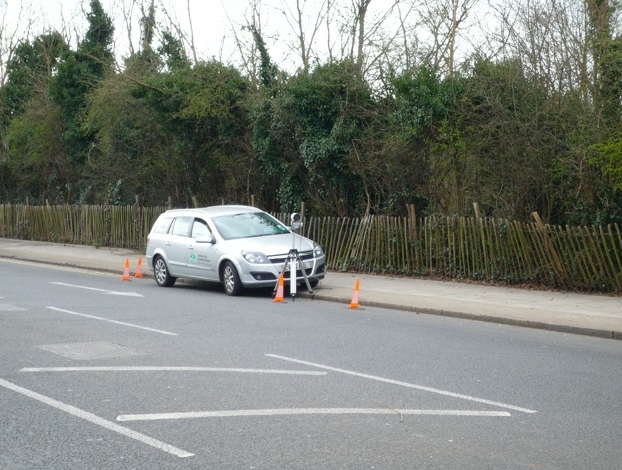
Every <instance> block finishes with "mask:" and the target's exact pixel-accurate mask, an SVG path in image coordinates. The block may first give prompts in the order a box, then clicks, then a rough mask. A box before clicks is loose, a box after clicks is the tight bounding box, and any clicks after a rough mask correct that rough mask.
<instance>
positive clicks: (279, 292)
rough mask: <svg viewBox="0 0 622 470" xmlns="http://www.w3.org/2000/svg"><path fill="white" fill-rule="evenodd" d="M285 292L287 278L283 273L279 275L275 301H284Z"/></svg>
mask: <svg viewBox="0 0 622 470" xmlns="http://www.w3.org/2000/svg"><path fill="white" fill-rule="evenodd" d="M284 293H285V279H284V277H283V273H281V274H280V275H279V284H278V287H277V288H276V295H275V296H274V301H275V302H283V295H284Z"/></svg>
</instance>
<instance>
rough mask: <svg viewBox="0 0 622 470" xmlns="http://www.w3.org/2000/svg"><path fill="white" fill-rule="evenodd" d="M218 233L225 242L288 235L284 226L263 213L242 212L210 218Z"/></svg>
mask: <svg viewBox="0 0 622 470" xmlns="http://www.w3.org/2000/svg"><path fill="white" fill-rule="evenodd" d="M212 222H214V225H215V226H216V229H217V230H218V233H220V236H221V237H222V238H224V239H225V240H233V239H235V238H249V237H262V236H265V235H276V234H280V233H288V232H289V230H288V229H287V227H286V226H285V225H283V224H282V223H281V222H279V221H278V220H276V219H275V218H274V217H272V216H270V215H269V214H266V213H265V212H243V213H240V214H232V215H221V216H218V217H214V218H212Z"/></svg>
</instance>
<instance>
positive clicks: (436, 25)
mask: <svg viewBox="0 0 622 470" xmlns="http://www.w3.org/2000/svg"><path fill="white" fill-rule="evenodd" d="M476 2H477V0H423V4H422V7H421V9H420V10H419V14H420V16H421V18H422V20H423V25H424V27H425V29H426V30H427V34H428V35H429V37H430V40H431V44H430V45H429V49H428V53H427V59H426V62H429V63H430V64H431V65H432V66H434V67H435V68H438V69H440V70H444V71H446V72H447V73H449V74H452V73H453V72H454V70H455V61H456V52H457V49H458V42H459V39H460V32H461V30H462V29H463V28H465V22H466V21H467V19H468V18H469V14H470V12H471V10H472V8H473V7H474V5H475V4H476Z"/></svg>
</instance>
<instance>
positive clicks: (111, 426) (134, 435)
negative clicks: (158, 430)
mask: <svg viewBox="0 0 622 470" xmlns="http://www.w3.org/2000/svg"><path fill="white" fill-rule="evenodd" d="M0 386H2V387H4V388H6V389H8V390H12V391H14V392H17V393H20V394H22V395H24V396H27V397H29V398H32V399H34V400H37V401H39V402H41V403H44V404H46V405H49V406H51V407H53V408H56V409H58V410H61V411H64V412H65V413H69V414H70V415H73V416H76V417H77V418H80V419H83V420H85V421H89V422H90V423H93V424H96V425H98V426H101V427H103V428H105V429H108V430H109V431H113V432H116V433H118V434H122V435H123V436H126V437H129V438H131V439H134V440H137V441H139V442H142V443H143V444H147V445H149V446H151V447H155V448H156V449H159V450H162V451H164V452H167V453H169V454H172V455H175V456H177V457H182V458H184V457H192V456H193V455H194V454H191V453H190V452H187V451H185V450H183V449H180V448H178V447H175V446H172V445H170V444H167V443H165V442H162V441H159V440H157V439H154V438H152V437H149V436H146V435H144V434H141V433H139V432H136V431H132V430H131V429H128V428H126V427H123V426H120V425H118V424H116V423H113V422H112V421H108V420H106V419H103V418H100V417H99V416H97V415H94V414H93V413H89V412H88V411H84V410H81V409H80V408H76V407H75V406H71V405H67V404H66V403H63V402H60V401H58V400H55V399H53V398H50V397H46V396H45V395H41V394H40V393H37V392H33V391H32V390H28V389H26V388H23V387H20V386H19V385H15V384H13V383H11V382H7V381H6V380H2V379H0Z"/></svg>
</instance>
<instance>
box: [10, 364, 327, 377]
mask: <svg viewBox="0 0 622 470" xmlns="http://www.w3.org/2000/svg"><path fill="white" fill-rule="evenodd" d="M160 371H165V372H233V373H241V374H283V375H314V376H318V375H321V376H324V375H327V374H328V372H319V371H314V370H289V369H238V368H231V367H189V366H181V367H168V366H112V367H106V366H96V367H24V368H22V369H20V372H160Z"/></svg>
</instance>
